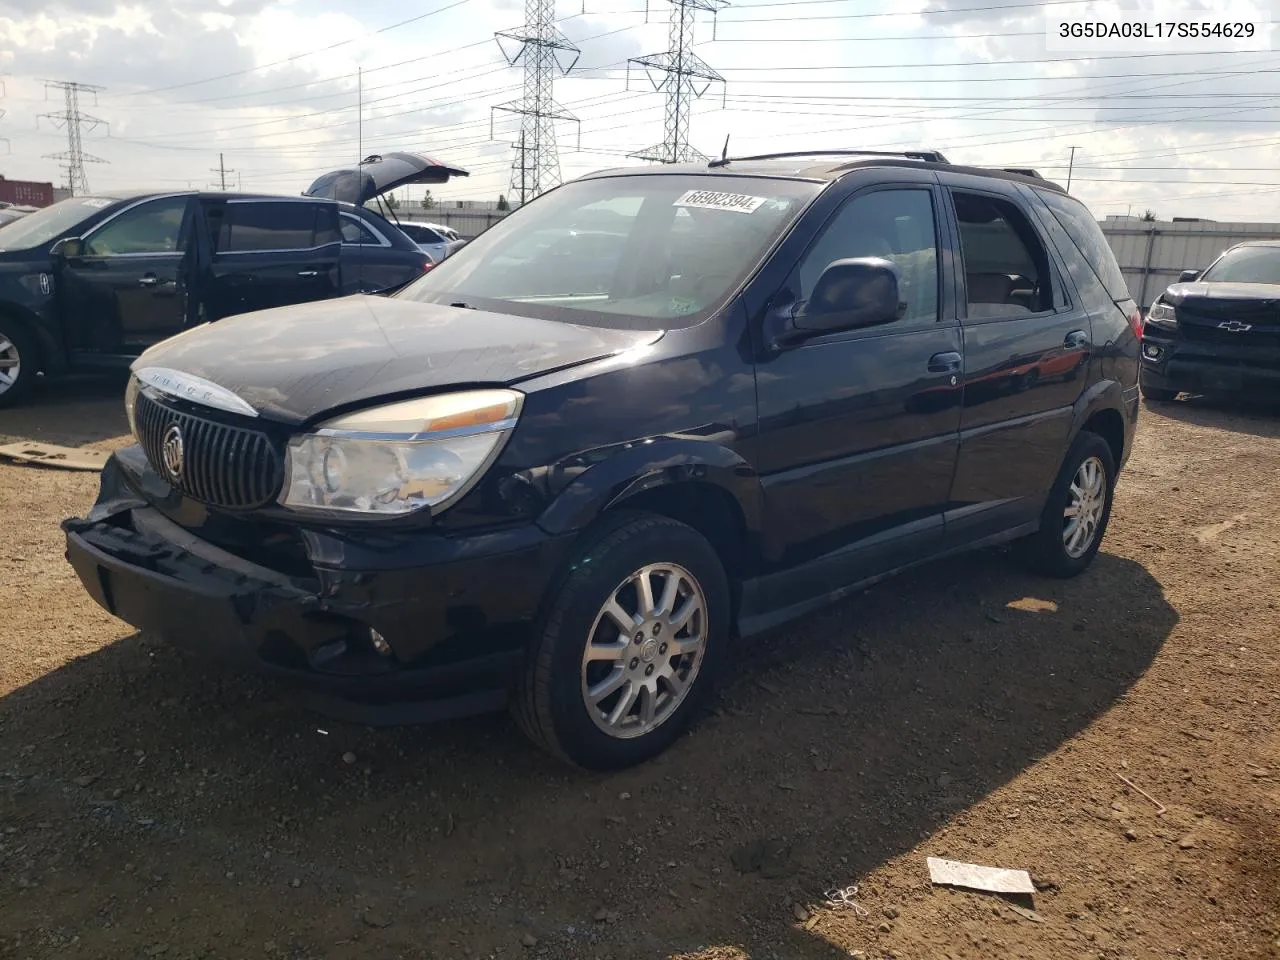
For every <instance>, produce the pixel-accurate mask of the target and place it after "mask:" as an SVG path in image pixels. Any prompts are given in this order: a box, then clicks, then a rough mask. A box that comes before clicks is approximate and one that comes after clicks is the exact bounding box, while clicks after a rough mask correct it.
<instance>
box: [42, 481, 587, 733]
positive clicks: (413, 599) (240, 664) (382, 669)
mask: <svg viewBox="0 0 1280 960" xmlns="http://www.w3.org/2000/svg"><path fill="white" fill-rule="evenodd" d="M62 527H63V530H64V531H65V533H66V539H67V559H68V561H69V562H70V563H71V565H72V567H73V568H74V569H75V571H76V574H77V575H78V576H79V578H80V581H81V582H82V583H83V584H84V587H85V589H86V590H87V591H88V592H89V594H90V596H92V597H93V599H94V600H95V601H96V602H97V603H98V604H99V605H100V606H102V607H103V609H105V610H107V611H108V612H109V613H111V614H113V615H114V616H116V617H119V618H120V619H121V620H124V621H125V622H126V623H129V624H131V625H132V626H134V627H137V628H138V629H140V630H144V631H147V632H149V633H153V634H155V635H158V636H160V637H162V638H164V639H165V640H166V641H168V642H171V643H173V644H174V645H176V646H180V647H183V648H185V649H188V650H190V651H192V652H195V653H198V654H200V655H203V656H206V657H210V658H213V659H216V660H219V661H222V662H224V663H227V664H229V665H232V666H234V667H237V668H240V669H245V670H249V671H252V672H256V673H262V674H267V675H271V676H276V677H280V678H283V679H286V680H288V681H291V682H295V683H298V684H301V685H303V686H304V687H306V688H308V689H310V690H312V691H316V692H318V693H322V694H325V695H330V696H335V697H340V698H344V699H347V700H357V701H363V702H366V703H369V704H371V705H372V704H380V703H381V704H385V703H389V702H392V701H406V700H414V701H418V702H419V703H424V704H429V703H430V702H435V703H436V705H437V707H438V708H439V709H438V710H436V711H435V712H434V713H432V711H431V710H430V709H429V708H424V709H426V713H425V716H426V717H430V716H434V715H439V716H450V715H458V714H463V713H471V712H477V711H480V710H484V709H489V708H493V707H497V706H501V704H502V702H503V700H504V699H505V695H506V691H507V690H508V688H509V686H510V682H511V680H512V678H513V677H514V675H515V671H516V670H518V669H519V667H520V664H521V661H522V657H523V650H524V644H525V642H526V638H527V632H528V627H529V625H530V624H531V622H532V621H533V619H534V618H535V617H536V614H537V610H538V607H539V605H540V602H541V597H542V594H543V593H544V592H545V589H546V586H547V584H548V583H549V581H550V577H551V574H552V572H553V571H554V570H555V569H557V567H558V561H559V558H560V557H561V556H563V554H564V552H565V551H567V546H568V541H567V540H566V539H563V538H560V539H553V538H549V537H547V536H546V535H545V534H543V533H542V532H541V531H540V530H538V529H537V528H536V527H530V528H524V529H522V530H520V531H512V532H511V533H510V534H509V535H508V536H506V537H505V538H499V539H498V540H496V541H495V540H494V538H493V537H492V536H490V537H487V538H472V539H471V540H469V541H467V542H465V543H464V542H459V541H456V540H454V541H451V542H450V547H451V549H450V550H449V551H448V553H449V555H450V556H451V557H453V559H451V560H448V561H444V562H438V563H432V564H424V565H423V566H421V567H415V568H412V569H394V570H386V569H379V570H351V569H337V568H332V567H322V566H317V567H316V569H315V573H316V576H315V577H314V578H302V577H297V576H289V575H286V574H284V573H281V572H279V571H276V570H273V569H269V568H267V567H264V566H261V565H259V564H256V563H253V562H251V561H250V560H247V559H245V558H242V557H240V556H236V555H233V554H231V553H228V552H226V551H224V550H222V549H220V548H219V547H217V546H214V545H213V544H211V543H208V542H207V541H204V540H201V539H199V538H197V537H195V536H193V535H192V534H191V533H190V532H189V531H187V530H185V529H184V528H182V527H179V526H178V525H177V524H174V523H172V522H171V521H169V520H168V519H166V518H165V517H164V516H163V515H162V514H161V513H160V512H159V511H157V510H156V509H154V508H152V507H150V506H149V505H147V504H146V503H144V502H142V501H141V500H138V499H136V498H133V497H131V496H130V495H129V494H128V492H127V490H126V489H125V488H124V487H123V486H122V483H121V478H120V471H119V467H118V466H117V465H115V464H114V462H113V461H109V462H108V467H107V469H106V470H105V471H104V474H103V495H102V497H100V499H99V503H98V505H97V506H95V508H94V509H93V511H91V512H90V514H89V516H88V517H87V518H85V519H78V518H77V519H71V520H66V521H64V522H63V524H62ZM419 535H420V536H422V537H424V538H434V539H443V538H440V537H439V535H438V534H434V533H431V532H428V531H423V532H421V533H420V534H419ZM371 631H377V633H378V635H380V636H381V637H382V638H383V639H384V640H385V641H386V643H387V647H384V648H383V649H382V650H381V651H380V650H379V649H378V646H377V645H375V642H374V635H373V633H371ZM388 647H389V649H388ZM353 718H354V717H353Z"/></svg>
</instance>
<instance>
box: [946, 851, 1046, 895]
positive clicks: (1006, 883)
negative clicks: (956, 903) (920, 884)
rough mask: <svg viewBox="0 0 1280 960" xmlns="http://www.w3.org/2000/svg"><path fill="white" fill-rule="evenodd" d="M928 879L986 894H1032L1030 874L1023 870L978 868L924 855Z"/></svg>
mask: <svg viewBox="0 0 1280 960" xmlns="http://www.w3.org/2000/svg"><path fill="white" fill-rule="evenodd" d="M926 862H927V863H928V864H929V879H930V880H932V881H933V882H934V883H942V884H946V885H947V886H951V887H969V888H970V889H973V890H986V891H987V892H989V893H1035V892H1036V887H1035V884H1033V883H1032V882H1031V874H1029V873H1027V871H1025V870H1005V869H1003V868H1001V867H980V866H978V865H977V864H976V863H961V862H960V861H959V860H943V859H941V858H940V857H927V858H926Z"/></svg>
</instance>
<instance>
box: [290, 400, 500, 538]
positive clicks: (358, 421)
mask: <svg viewBox="0 0 1280 960" xmlns="http://www.w3.org/2000/svg"><path fill="white" fill-rule="evenodd" d="M523 401H524V396H523V394H520V393H517V392H516V391H514V390H469V391H466V392H463V393H450V394H445V395H443V396H436V397H421V398H419V399H417V400H406V401H403V402H401V403H393V404H388V405H387V406H382V407H373V408H372V409H369V410H360V411H357V412H355V413H349V414H346V415H345V416H341V417H337V418H335V419H333V420H329V421H326V422H325V423H322V424H320V426H319V427H317V428H316V430H315V432H314V433H307V434H302V435H300V436H297V437H294V438H293V439H292V440H290V441H289V447H288V450H287V451H286V455H285V485H284V489H283V490H282V491H281V492H280V503H282V504H283V505H285V506H286V507H297V508H300V509H310V510H328V511H340V512H344V513H359V514H371V515H375V516H399V515H401V514H405V513H412V512H413V511H414V510H420V509H422V508H423V507H443V506H447V505H449V504H450V503H452V502H453V501H454V500H456V499H458V498H459V497H461V496H462V495H463V494H464V493H466V492H467V490H468V489H470V487H471V484H472V483H473V482H474V481H475V480H477V479H479V477H480V476H481V474H483V473H484V471H485V469H486V468H487V467H488V466H489V464H491V463H492V462H493V461H494V459H495V458H496V457H497V455H498V453H499V452H500V451H501V450H502V445H503V443H504V442H505V441H506V439H507V437H509V436H510V435H511V431H512V430H513V429H515V425H516V420H517V419H518V418H519V416H520V406H521V403H522V402H523Z"/></svg>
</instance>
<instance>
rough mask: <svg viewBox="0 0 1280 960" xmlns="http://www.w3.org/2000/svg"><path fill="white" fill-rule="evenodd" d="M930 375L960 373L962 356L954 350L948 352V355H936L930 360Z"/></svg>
mask: <svg viewBox="0 0 1280 960" xmlns="http://www.w3.org/2000/svg"><path fill="white" fill-rule="evenodd" d="M929 372H930V373H959V372H960V354H958V353H956V352H955V351H954V350H948V351H947V352H946V353H935V354H934V355H933V356H932V357H930V358H929Z"/></svg>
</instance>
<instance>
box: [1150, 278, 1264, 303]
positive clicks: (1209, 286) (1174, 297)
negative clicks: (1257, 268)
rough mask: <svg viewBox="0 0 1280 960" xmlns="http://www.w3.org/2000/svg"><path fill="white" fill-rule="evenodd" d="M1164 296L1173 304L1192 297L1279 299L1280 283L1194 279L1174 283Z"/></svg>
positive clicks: (1206, 298) (1201, 298)
mask: <svg viewBox="0 0 1280 960" xmlns="http://www.w3.org/2000/svg"><path fill="white" fill-rule="evenodd" d="M1165 297H1166V299H1168V300H1169V301H1170V302H1171V303H1175V304H1176V303H1181V302H1182V301H1183V300H1186V299H1188V298H1192V297H1194V298H1195V299H1197V300H1280V283H1230V282H1222V283H1217V282H1214V281H1209V282H1207V283H1206V282H1204V281H1202V280H1195V281H1192V282H1191V283H1175V284H1174V285H1173V286H1171V287H1170V288H1169V289H1168V290H1167V291H1166V292H1165Z"/></svg>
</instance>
